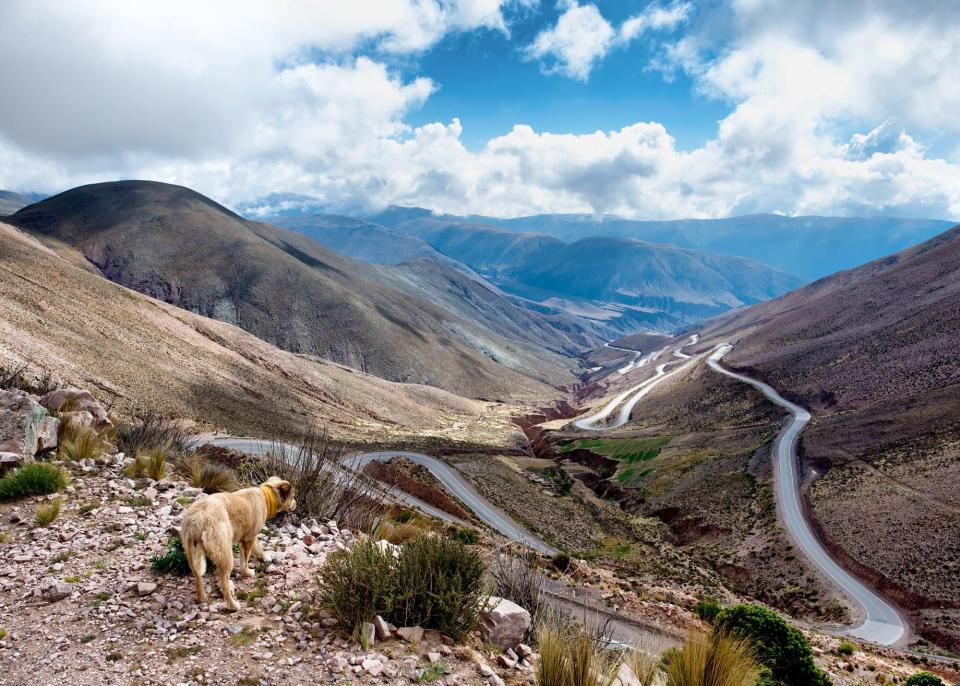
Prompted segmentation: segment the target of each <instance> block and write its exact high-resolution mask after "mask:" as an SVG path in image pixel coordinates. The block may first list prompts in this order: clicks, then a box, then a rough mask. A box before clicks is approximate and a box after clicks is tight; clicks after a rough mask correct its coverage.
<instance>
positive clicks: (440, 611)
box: [318, 535, 486, 639]
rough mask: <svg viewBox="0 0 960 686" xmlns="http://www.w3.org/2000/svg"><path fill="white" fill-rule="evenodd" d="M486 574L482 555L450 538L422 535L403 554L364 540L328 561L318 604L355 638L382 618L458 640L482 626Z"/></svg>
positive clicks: (408, 545) (403, 549)
mask: <svg viewBox="0 0 960 686" xmlns="http://www.w3.org/2000/svg"><path fill="white" fill-rule="evenodd" d="M483 574H484V567H483V561H482V560H481V558H480V555H479V554H478V553H476V552H475V551H473V550H470V549H469V548H467V547H466V546H464V545H463V544H462V543H460V542H458V541H455V540H452V539H449V538H445V537H442V536H434V535H421V536H419V537H417V538H415V539H413V540H411V541H408V542H407V543H404V544H403V545H402V546H401V547H400V549H399V551H395V550H393V549H391V548H389V546H387V545H385V544H383V543H377V542H374V541H372V540H365V541H360V542H358V543H356V544H354V545H353V546H352V547H351V548H350V549H349V550H347V551H343V552H339V553H334V554H333V555H331V556H330V557H329V558H328V560H327V563H326V565H325V566H324V568H323V570H322V571H321V577H320V582H321V583H320V595H319V598H318V599H319V602H320V604H321V605H323V606H324V607H326V608H328V609H329V610H330V611H331V612H332V613H333V615H334V616H335V617H336V618H337V619H338V620H339V621H340V623H341V624H342V625H343V626H346V627H350V628H351V629H352V630H353V632H354V635H355V637H356V636H357V632H358V631H359V629H360V626H361V625H362V624H363V623H364V622H368V621H370V619H371V618H372V617H373V616H374V615H378V614H379V615H382V616H383V617H385V618H387V619H388V620H389V621H391V622H393V623H394V624H397V625H398V626H421V627H423V628H425V629H435V630H437V631H440V632H442V633H444V634H446V635H448V636H450V637H451V638H454V639H458V638H461V637H463V636H464V635H466V633H468V632H469V631H470V630H472V629H473V628H474V627H475V626H476V625H477V622H478V621H479V617H480V611H481V609H482V604H483V602H484V600H485V598H486V595H485V593H484V586H483Z"/></svg>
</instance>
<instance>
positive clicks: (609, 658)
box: [535, 616, 620, 686]
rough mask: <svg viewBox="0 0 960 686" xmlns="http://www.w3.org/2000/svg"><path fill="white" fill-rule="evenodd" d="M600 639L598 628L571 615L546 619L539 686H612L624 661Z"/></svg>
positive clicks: (540, 630) (539, 634)
mask: <svg viewBox="0 0 960 686" xmlns="http://www.w3.org/2000/svg"><path fill="white" fill-rule="evenodd" d="M599 639H600V636H599V634H598V631H595V630H593V629H592V628H589V627H586V626H584V625H583V624H580V623H578V622H575V621H570V619H569V618H568V617H563V616H553V617H552V618H548V619H546V620H545V621H544V622H543V623H542V624H540V626H539V628H538V630H537V642H538V645H539V649H540V659H539V660H538V661H537V669H536V673H535V678H536V682H537V686H609V685H610V684H611V683H612V682H613V680H614V679H615V677H616V673H617V668H618V667H619V666H620V661H619V660H617V659H616V658H615V656H614V655H613V653H611V652H609V651H607V650H605V649H604V647H603V642H602V641H601V640H599Z"/></svg>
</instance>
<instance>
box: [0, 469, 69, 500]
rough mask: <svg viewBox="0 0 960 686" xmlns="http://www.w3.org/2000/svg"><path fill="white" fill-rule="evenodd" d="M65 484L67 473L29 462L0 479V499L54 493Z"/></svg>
mask: <svg viewBox="0 0 960 686" xmlns="http://www.w3.org/2000/svg"><path fill="white" fill-rule="evenodd" d="M66 485H67V475H66V473H64V471H63V470H62V469H60V468H59V467H55V466H54V465H51V464H46V463H44V462H31V463H30V464H26V465H24V466H23V467H20V468H19V469H17V470H16V471H13V472H10V473H9V474H7V475H6V476H4V477H3V478H2V479H0V500H13V499H14V498H26V497H27V496H31V495H48V494H50V493H56V492H57V491H60V490H62V489H63V488H64V486H66Z"/></svg>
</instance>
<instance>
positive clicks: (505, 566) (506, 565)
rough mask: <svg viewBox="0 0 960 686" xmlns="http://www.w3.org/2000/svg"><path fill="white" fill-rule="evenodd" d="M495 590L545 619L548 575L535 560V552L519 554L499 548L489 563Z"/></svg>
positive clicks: (541, 619) (534, 616) (535, 615)
mask: <svg viewBox="0 0 960 686" xmlns="http://www.w3.org/2000/svg"><path fill="white" fill-rule="evenodd" d="M490 576H492V577H493V583H494V592H495V593H496V594H497V595H498V596H500V597H501V598H506V599H507V600H512V601H513V602H515V603H516V604H517V605H519V606H520V607H523V608H526V610H527V612H529V613H530V616H531V617H533V619H534V622H535V623H538V624H539V623H540V622H541V621H543V620H544V616H543V615H544V610H545V609H546V598H545V596H544V591H545V589H546V586H547V576H546V574H544V573H543V571H542V570H541V569H540V568H539V567H538V566H537V564H536V556H534V555H532V554H531V555H528V556H517V555H513V554H511V553H509V552H505V551H502V550H498V551H497V554H496V557H495V558H494V560H493V563H492V564H491V566H490Z"/></svg>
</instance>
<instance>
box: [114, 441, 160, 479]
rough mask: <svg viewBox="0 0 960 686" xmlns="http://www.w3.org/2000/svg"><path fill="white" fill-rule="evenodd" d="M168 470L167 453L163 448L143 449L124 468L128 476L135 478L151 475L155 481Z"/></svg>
mask: <svg viewBox="0 0 960 686" xmlns="http://www.w3.org/2000/svg"><path fill="white" fill-rule="evenodd" d="M168 471H169V469H168V467H167V453H166V451H165V450H164V449H162V448H151V449H149V450H141V451H140V452H138V453H137V454H136V456H135V457H134V458H133V462H131V463H130V464H128V465H127V466H126V468H125V469H124V473H125V474H126V475H127V476H131V477H133V478H135V479H140V478H143V477H149V478H151V479H153V480H154V481H159V480H160V479H162V478H163V477H165V476H166V475H167V473H168Z"/></svg>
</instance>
